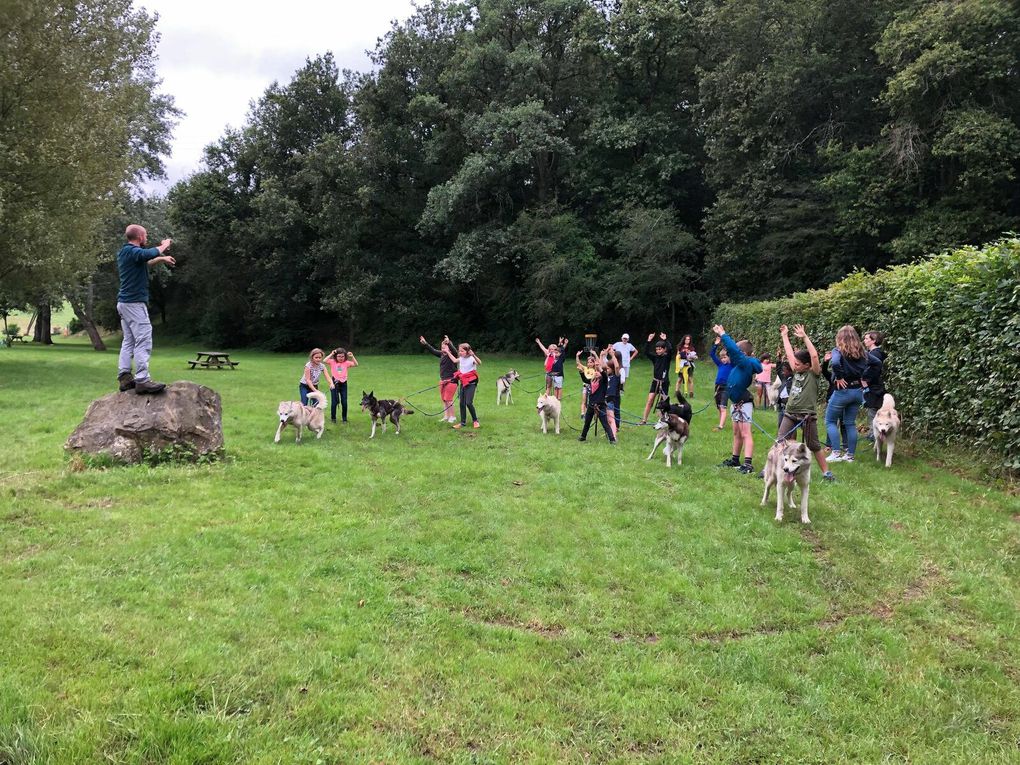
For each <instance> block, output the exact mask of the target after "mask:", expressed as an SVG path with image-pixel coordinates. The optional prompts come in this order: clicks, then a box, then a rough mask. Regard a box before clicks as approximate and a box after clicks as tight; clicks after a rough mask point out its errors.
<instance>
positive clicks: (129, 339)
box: [117, 223, 176, 393]
mask: <svg viewBox="0 0 1020 765" xmlns="http://www.w3.org/2000/svg"><path fill="white" fill-rule="evenodd" d="M146 236H147V234H146V231H145V229H144V228H142V227H141V226H139V225H137V224H135V223H132V224H131V225H130V226H128V227H127V230H126V231H125V232H124V237H125V238H126V239H127V244H125V245H124V246H123V247H121V248H120V252H118V253H117V272H118V273H119V274H120V292H118V293H117V315H119V316H120V326H121V329H122V330H123V331H124V342H123V343H122V344H121V346H120V361H119V367H118V374H117V382H118V383H119V384H120V389H121V391H126V390H130V389H131V388H134V389H135V393H160V392H161V391H162V390H163V389H164V388H165V387H166V384H165V383H158V382H155V381H153V380H152V378H150V377H149V355H150V354H151V353H152V324H151V323H150V322H149V308H148V306H147V305H146V304H147V303H148V302H149V271H148V267H149V266H154V265H156V264H157V263H166V264H167V265H168V266H172V265H175V263H176V261H175V260H174V259H173V258H172V257H171V256H169V255H164V254H163V253H164V252H165V251H166V249H167V248H168V247H170V245H171V244H173V240H172V239H164V240H163V241H162V242H161V243H160V245H159V247H150V248H149V249H144V248H145V241H146ZM132 359H134V362H135V373H134V376H132V375H131V360H132Z"/></svg>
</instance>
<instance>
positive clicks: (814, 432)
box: [778, 413, 822, 454]
mask: <svg viewBox="0 0 1020 765" xmlns="http://www.w3.org/2000/svg"><path fill="white" fill-rule="evenodd" d="M797 423H803V424H802V425H801V426H800V428H799V430H800V431H801V432H802V433H803V434H804V445H805V446H806V447H807V448H808V451H810V452H811V453H812V454H814V453H815V452H820V451H821V450H822V444H821V442H820V441H819V440H818V415H817V414H786V413H784V414H783V421H782V422H781V423H779V433H778V435H780V436H781V435H783V433H787V432H788V431H789V430H790V428H792V427H793V426H794V425H796V424H797ZM787 438H792V439H796V438H797V434H796V432H794V433H790V435H788V436H787Z"/></svg>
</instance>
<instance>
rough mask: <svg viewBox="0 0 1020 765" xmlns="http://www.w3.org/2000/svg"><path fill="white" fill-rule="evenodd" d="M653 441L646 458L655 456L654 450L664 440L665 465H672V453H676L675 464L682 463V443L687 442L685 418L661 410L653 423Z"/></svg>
mask: <svg viewBox="0 0 1020 765" xmlns="http://www.w3.org/2000/svg"><path fill="white" fill-rule="evenodd" d="M654 427H655V442H654V443H653V444H652V451H651V453H650V454H649V455H648V459H651V458H652V457H654V456H655V450H656V449H658V448H659V444H661V443H663V442H665V444H666V446H665V447H663V450H662V452H663V454H665V455H666V467H673V455H674V454H676V464H677V466H680V465H683V464H684V444H685V443H687V435H688V433H689V429H688V425H687V420H685V419H684V418H683V417H679V416H677V415H675V414H669V413H667V412H663V414H662V417H660V418H659V421H658V422H657V423H655V426H654Z"/></svg>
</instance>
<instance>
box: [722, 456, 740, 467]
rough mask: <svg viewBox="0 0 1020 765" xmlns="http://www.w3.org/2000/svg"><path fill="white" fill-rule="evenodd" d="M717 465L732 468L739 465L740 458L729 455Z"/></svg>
mask: <svg viewBox="0 0 1020 765" xmlns="http://www.w3.org/2000/svg"><path fill="white" fill-rule="evenodd" d="M719 467H733V468H735V467H740V459H739V458H733V457H730V458H729V459H725V460H723V461H722V462H720V463H719Z"/></svg>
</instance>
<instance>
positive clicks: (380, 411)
mask: <svg viewBox="0 0 1020 765" xmlns="http://www.w3.org/2000/svg"><path fill="white" fill-rule="evenodd" d="M374 394H375V391H369V392H368V393H365V391H362V392H361V411H363V412H368V413H369V414H371V415H372V435H370V436H369V438H375V426H376V424H377V423H380V422H381V423H382V431H383V433H385V432H386V418H387V417H389V418H390V422H392V423H393V424H394V425H395V426H396V428H397V435H398V436H399V435H400V417H401V415H404V414H414V411H413V410H411V409H405V408H404V405H403V404H401V403H400V402H399V401H394V400H393V399H391V398H382V399H379V398H376V397H375V395H374Z"/></svg>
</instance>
